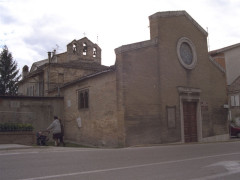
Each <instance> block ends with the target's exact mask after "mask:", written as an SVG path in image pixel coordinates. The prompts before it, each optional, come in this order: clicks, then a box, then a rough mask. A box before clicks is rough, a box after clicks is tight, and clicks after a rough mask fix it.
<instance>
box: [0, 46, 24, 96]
mask: <svg viewBox="0 0 240 180" xmlns="http://www.w3.org/2000/svg"><path fill="white" fill-rule="evenodd" d="M18 73H19V70H18V69H17V63H16V62H15V61H14V60H13V57H12V54H11V53H10V52H9V51H8V48H7V46H4V47H3V49H2V52H1V54H0V95H16V94H17V90H18V85H17V82H18V80H19V79H20V75H19V74H18Z"/></svg>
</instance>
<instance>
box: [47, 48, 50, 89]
mask: <svg viewBox="0 0 240 180" xmlns="http://www.w3.org/2000/svg"><path fill="white" fill-rule="evenodd" d="M50 63H51V52H48V65H49V66H48V74H47V78H48V92H49V86H50Z"/></svg>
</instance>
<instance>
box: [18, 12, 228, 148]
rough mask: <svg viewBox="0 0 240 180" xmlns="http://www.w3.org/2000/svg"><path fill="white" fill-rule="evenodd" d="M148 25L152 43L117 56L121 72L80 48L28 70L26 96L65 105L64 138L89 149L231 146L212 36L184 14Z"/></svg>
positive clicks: (77, 44)
mask: <svg viewBox="0 0 240 180" xmlns="http://www.w3.org/2000/svg"><path fill="white" fill-rule="evenodd" d="M149 21H150V37H151V38H150V40H147V41H142V42H138V43H133V44H129V45H123V46H121V47H119V48H116V49H115V53H116V63H115V65H114V66H111V67H106V66H102V65H101V49H100V48H99V47H98V46H97V45H96V44H93V43H92V42H91V41H89V40H88V39H87V38H83V39H80V40H78V41H75V40H74V41H72V42H71V43H69V44H68V45H67V52H65V53H62V54H54V53H53V55H49V58H48V59H46V60H43V61H38V62H36V63H34V64H33V65H32V68H31V70H30V72H27V67H24V68H23V74H24V78H23V80H22V81H21V82H20V84H19V85H20V87H19V93H20V94H22V95H34V96H62V97H64V98H63V101H64V102H63V104H64V105H63V106H64V107H63V117H61V118H62V119H63V120H64V125H65V137H66V139H68V140H70V141H74V142H78V143H82V144H88V145H96V146H113V147H116V146H133V145H141V144H158V143H172V142H205V141H216V140H226V139H228V137H229V136H228V122H227V109H225V108H224V105H225V104H227V91H226V88H225V87H226V77H225V70H224V69H223V68H221V66H220V65H219V64H218V63H217V62H215V61H214V60H213V59H212V58H210V57H209V54H208V50H207V35H208V34H207V32H206V31H205V30H204V29H203V28H202V27H201V26H200V25H199V24H198V23H197V22H196V21H195V20H194V19H193V18H192V17H191V16H190V15H189V14H188V13H187V12H185V11H169V12H158V13H155V14H153V15H151V16H150V17H149ZM84 43H85V45H84ZM94 48H95V49H94Z"/></svg>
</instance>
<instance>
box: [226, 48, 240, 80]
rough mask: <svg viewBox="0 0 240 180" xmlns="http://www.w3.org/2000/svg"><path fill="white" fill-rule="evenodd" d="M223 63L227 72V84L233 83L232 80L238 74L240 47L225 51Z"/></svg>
mask: <svg viewBox="0 0 240 180" xmlns="http://www.w3.org/2000/svg"><path fill="white" fill-rule="evenodd" d="M224 54H225V61H226V62H225V63H226V69H227V70H226V72H227V85H230V84H232V83H233V81H234V80H235V79H236V78H238V76H240V72H239V69H240V47H237V48H234V49H231V50H229V51H226V52H225V53H224Z"/></svg>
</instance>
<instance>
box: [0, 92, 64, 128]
mask: <svg viewBox="0 0 240 180" xmlns="http://www.w3.org/2000/svg"><path fill="white" fill-rule="evenodd" d="M54 115H56V116H58V117H60V118H63V98H61V97H44V98H43V97H21V96H0V120H1V123H4V122H12V123H30V124H32V125H33V127H34V131H35V132H36V131H39V130H45V129H46V128H47V127H48V126H49V124H50V123H51V122H52V121H53V116H54Z"/></svg>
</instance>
